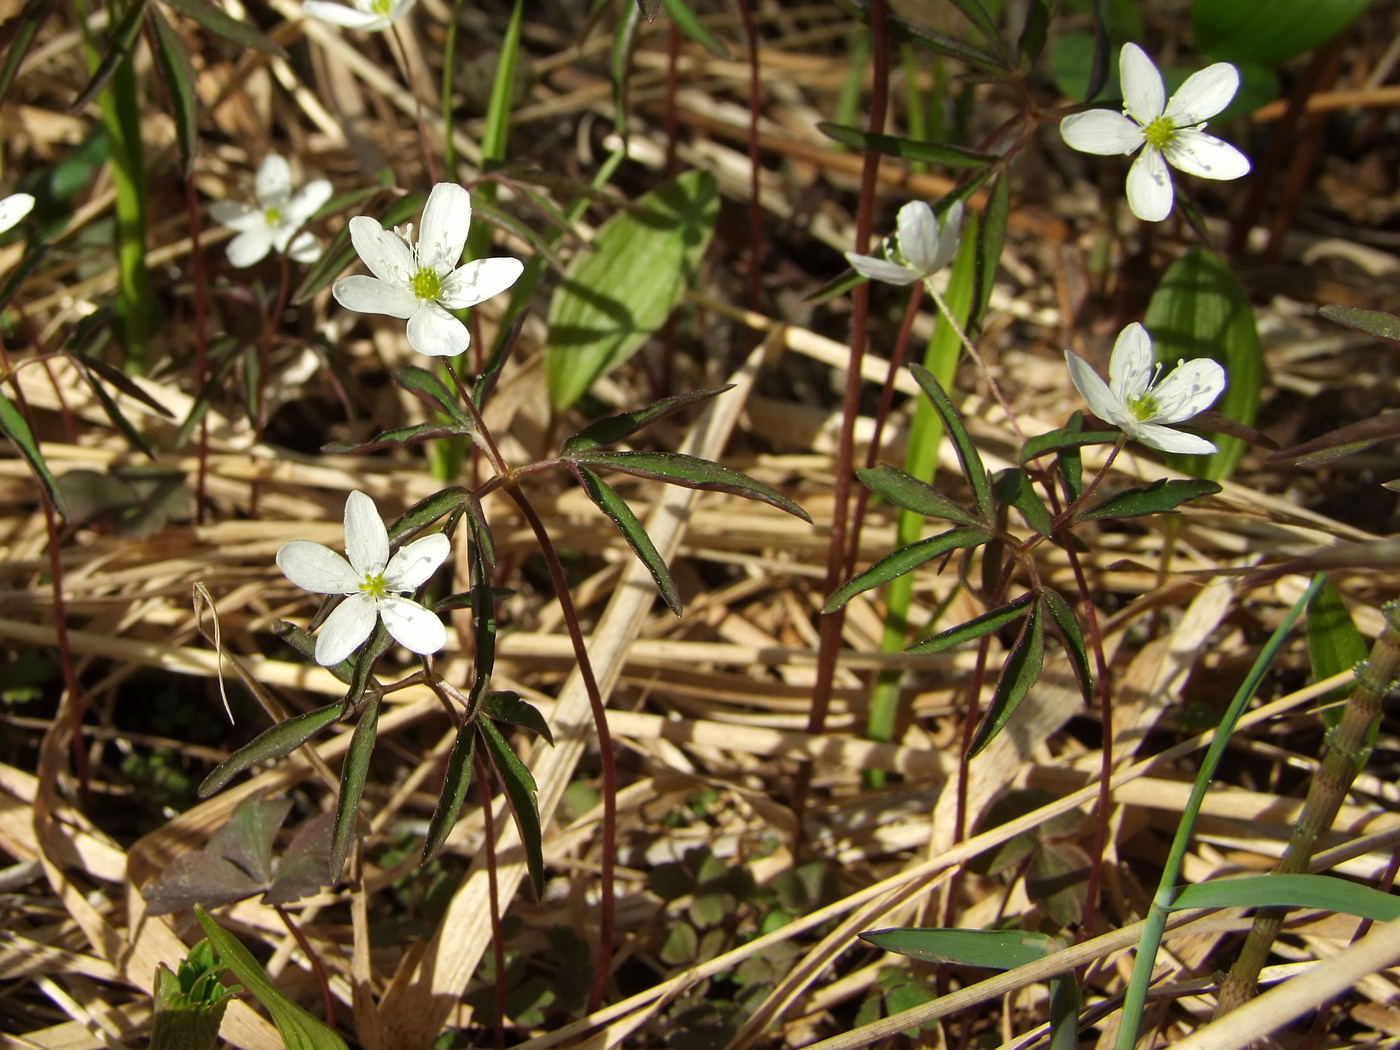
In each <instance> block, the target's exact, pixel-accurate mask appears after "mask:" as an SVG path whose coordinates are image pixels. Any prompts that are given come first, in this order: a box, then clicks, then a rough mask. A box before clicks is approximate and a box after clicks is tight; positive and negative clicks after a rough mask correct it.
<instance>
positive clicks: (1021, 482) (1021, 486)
mask: <svg viewBox="0 0 1400 1050" xmlns="http://www.w3.org/2000/svg"><path fill="white" fill-rule="evenodd" d="M992 494H993V495H994V496H996V498H997V499H998V500H999V501H1001V502H1002V503H1007V504H1010V505H1011V506H1013V507H1015V508H1016V509H1017V510H1019V511H1020V512H1021V517H1023V518H1025V519H1026V524H1027V525H1029V526H1030V527H1031V528H1033V529H1035V531H1036V532H1038V533H1040V534H1041V535H1042V536H1049V535H1050V512H1049V511H1048V510H1047V509H1046V508H1045V503H1044V502H1043V501H1042V500H1041V498H1040V495H1039V493H1037V492H1036V491H1035V486H1033V485H1032V484H1031V479H1030V478H1028V477H1026V475H1025V474H1023V473H1022V472H1021V471H1020V470H1019V469H1017V468H1016V467H1007V468H1006V469H1005V470H999V471H997V473H996V476H995V477H994V478H993V479H992Z"/></svg>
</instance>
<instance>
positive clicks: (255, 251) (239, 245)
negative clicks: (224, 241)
mask: <svg viewBox="0 0 1400 1050" xmlns="http://www.w3.org/2000/svg"><path fill="white" fill-rule="evenodd" d="M272 240H273V237H272V231H270V230H269V229H268V228H267V227H266V226H264V227H262V228H261V229H256V230H245V231H244V232H243V233H240V234H239V235H238V236H237V237H235V238H234V239H233V240H231V241H229V242H228V261H229V262H231V263H233V265H234V266H237V267H240V268H241V267H244V266H252V265H253V264H254V263H255V262H260V261H261V260H262V258H263V257H264V256H265V255H267V253H268V252H270V251H271V250H272Z"/></svg>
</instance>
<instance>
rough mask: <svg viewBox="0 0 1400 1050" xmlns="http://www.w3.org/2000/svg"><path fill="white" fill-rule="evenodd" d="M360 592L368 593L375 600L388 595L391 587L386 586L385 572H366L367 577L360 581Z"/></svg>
mask: <svg viewBox="0 0 1400 1050" xmlns="http://www.w3.org/2000/svg"><path fill="white" fill-rule="evenodd" d="M360 593H361V594H368V595H369V596H370V597H371V598H373V599H374V600H375V601H378V600H379V599H380V598H383V597H384V596H385V595H387V594H388V593H389V588H388V587H386V586H384V574H383V573H382V572H367V573H365V578H364V579H363V580H361V581H360Z"/></svg>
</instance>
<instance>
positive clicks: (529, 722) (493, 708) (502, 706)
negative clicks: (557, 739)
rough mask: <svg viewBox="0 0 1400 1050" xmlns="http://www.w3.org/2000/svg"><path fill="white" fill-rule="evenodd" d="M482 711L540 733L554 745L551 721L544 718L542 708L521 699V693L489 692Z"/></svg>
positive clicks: (502, 720)
mask: <svg viewBox="0 0 1400 1050" xmlns="http://www.w3.org/2000/svg"><path fill="white" fill-rule="evenodd" d="M481 712H482V714H484V715H486V716H487V717H489V718H494V719H495V720H496V721H497V722H509V723H510V724H511V725H513V726H519V727H520V728H521V729H528V730H530V732H532V733H538V734H539V735H540V736H542V737H544V739H545V740H546V741H548V743H549V744H550V746H551V747H552V746H553V745H554V734H553V733H552V732H550V729H549V723H548V722H546V721H545V720H544V715H542V714H541V713H540V709H539V708H538V707H536V706H535V705H534V704H531V703H528V702H527V701H525V700H522V699H520V694H519V693H512V692H511V691H510V690H508V689H502V690H499V691H497V692H494V693H487V694H486V696H485V697H483V698H482V701H481Z"/></svg>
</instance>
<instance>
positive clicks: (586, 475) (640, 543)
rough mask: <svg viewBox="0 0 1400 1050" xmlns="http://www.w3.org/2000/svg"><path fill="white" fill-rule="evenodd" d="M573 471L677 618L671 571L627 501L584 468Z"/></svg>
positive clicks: (677, 600)
mask: <svg viewBox="0 0 1400 1050" xmlns="http://www.w3.org/2000/svg"><path fill="white" fill-rule="evenodd" d="M573 471H574V475H575V476H576V477H577V478H578V480H579V484H580V485H582V486H583V491H584V492H585V493H586V494H587V496H588V498H589V499H590V500H592V501H593V504H594V506H596V507H597V508H598V509H599V510H601V511H602V512H603V513H604V514H606V515H607V516H608V517H609V518H611V519H612V522H613V524H614V525H616V526H617V529H618V531H619V532H621V533H622V537H623V539H625V540H626V541H627V543H628V545H629V546H630V547H631V548H632V551H633V553H634V554H636V555H637V558H638V560H640V561H641V563H642V564H643V565H645V566H646V568H647V572H649V573H651V578H652V579H653V580H654V581H656V589H657V590H658V591H660V592H661V597H662V599H663V600H664V601H665V602H666V605H667V607H669V608H670V610H671V611H672V612H673V613H675V614H676V615H677V616H679V615H680V614H681V596H680V592H679V591H677V590H676V583H675V581H674V580H672V579H671V570H670V569H668V568H667V567H666V559H664V558H663V557H661V552H660V551H658V550H657V549H656V545H655V544H654V543H652V542H651V537H650V536H648V535H647V531H646V529H645V528H643V527H642V523H641V522H640V521H639V520H637V515H636V514H634V513H632V508H631V507H629V506H628V505H627V501H626V500H625V499H623V498H622V497H621V496H619V495H618V494H617V491H616V490H615V489H614V488H613V487H612V486H611V485H609V484H608V483H607V482H605V481H604V480H603V479H602V478H600V477H599V476H598V475H597V474H595V473H593V471H591V470H589V469H588V468H587V467H583V466H580V465H578V464H574V466H573Z"/></svg>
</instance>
